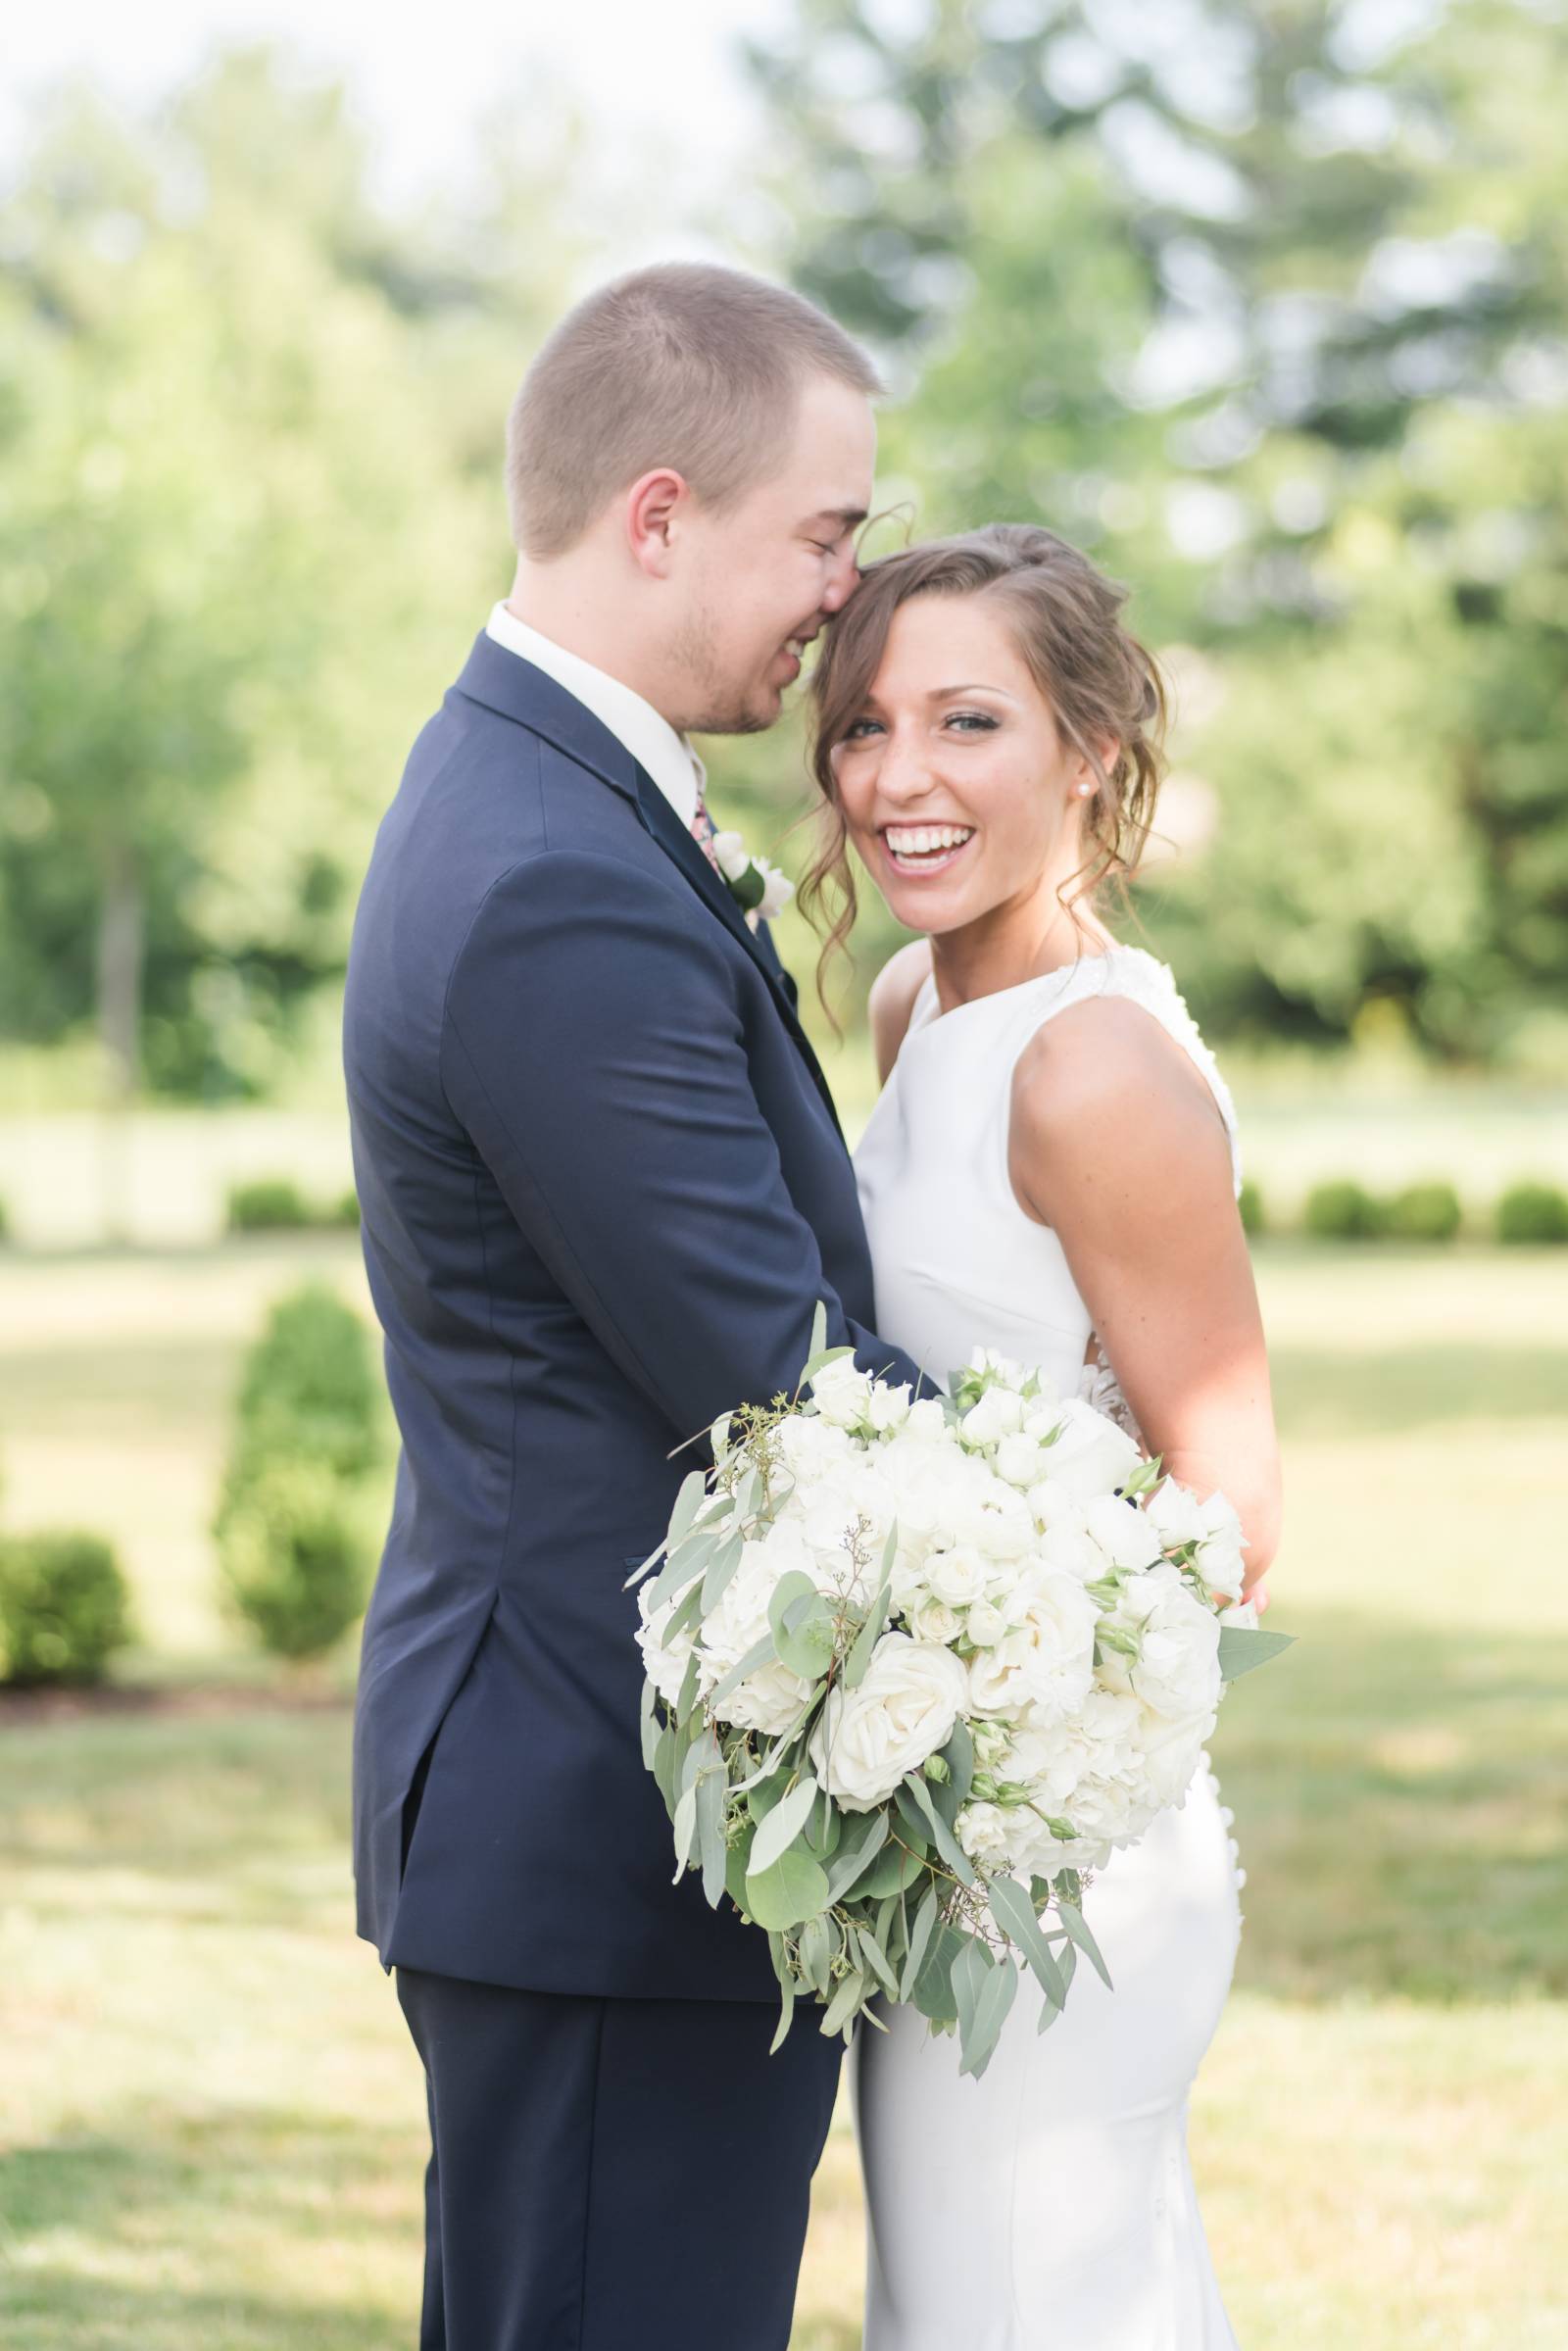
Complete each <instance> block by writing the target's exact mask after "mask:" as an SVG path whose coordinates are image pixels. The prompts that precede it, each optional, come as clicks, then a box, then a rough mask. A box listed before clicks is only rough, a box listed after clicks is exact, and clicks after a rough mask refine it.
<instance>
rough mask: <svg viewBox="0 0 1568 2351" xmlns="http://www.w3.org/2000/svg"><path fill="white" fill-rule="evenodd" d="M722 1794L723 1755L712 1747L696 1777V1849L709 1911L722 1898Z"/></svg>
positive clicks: (713, 1908)
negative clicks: (710, 1757)
mask: <svg viewBox="0 0 1568 2351" xmlns="http://www.w3.org/2000/svg"><path fill="white" fill-rule="evenodd" d="M726 1793H727V1783H726V1778H725V1772H724V1758H723V1757H722V1755H720V1754H719V1752H718V1749H717V1747H716V1746H715V1747H714V1749H713V1762H712V1764H711V1765H710V1766H705V1768H704V1769H703V1770H702V1771H701V1772H699V1774H698V1776H697V1849H698V1851H699V1853H700V1854H701V1856H702V1863H703V1896H704V1899H705V1900H706V1901H707V1903H708V1907H709V1908H710V1910H716V1909H717V1908H718V1905H719V1903H720V1902H721V1901H722V1900H723V1898H724V1865H725V1858H726V1855H725V1846H724V1799H725V1795H726Z"/></svg>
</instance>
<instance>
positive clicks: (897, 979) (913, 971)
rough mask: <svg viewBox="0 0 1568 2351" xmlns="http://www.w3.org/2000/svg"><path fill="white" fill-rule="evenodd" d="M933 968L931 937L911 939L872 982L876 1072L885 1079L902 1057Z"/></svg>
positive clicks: (868, 1007)
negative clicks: (916, 1005)
mask: <svg viewBox="0 0 1568 2351" xmlns="http://www.w3.org/2000/svg"><path fill="white" fill-rule="evenodd" d="M930 971H931V942H930V940H929V939H911V940H909V941H908V943H907V945H906V946H904V947H901V948H900V949H899V951H898V953H897V954H896V955H890V956H889V957H888V959H887V961H886V962H885V963H884V964H883V966H882V968H881V970H880V971H879V972H878V973H877V975H876V978H875V979H874V980H873V981H872V982H871V994H870V998H869V1000H868V1002H867V1004H866V1011H867V1013H868V1015H869V1018H870V1023H871V1043H872V1045H873V1046H874V1048H875V1050H876V1073H877V1076H878V1077H879V1078H881V1079H885V1078H886V1077H887V1074H888V1071H889V1070H890V1069H891V1068H892V1067H893V1064H894V1062H895V1061H896V1060H897V1059H898V1057H899V1047H900V1046H901V1045H902V1044H903V1043H904V1040H905V1036H906V1034H907V1030H908V1026H909V1015H910V1013H911V1012H912V1011H913V1010H914V1000H915V998H916V997H917V996H918V995H919V993H920V989H921V987H922V985H923V983H924V982H925V980H926V979H927V978H928V977H929V975H930Z"/></svg>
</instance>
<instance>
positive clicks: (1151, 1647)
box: [1100, 1566, 1220, 1717]
mask: <svg viewBox="0 0 1568 2351" xmlns="http://www.w3.org/2000/svg"><path fill="white" fill-rule="evenodd" d="M1105 1622H1106V1623H1107V1624H1109V1625H1113V1626H1114V1627H1115V1628H1116V1629H1117V1631H1118V1632H1124V1633H1131V1634H1133V1635H1134V1636H1135V1637H1136V1639H1137V1641H1138V1655H1137V1656H1136V1657H1128V1656H1125V1655H1123V1654H1121V1653H1120V1652H1119V1651H1117V1650H1114V1649H1106V1650H1104V1651H1103V1655H1102V1659H1101V1667H1100V1672H1101V1679H1102V1680H1103V1682H1105V1683H1107V1684H1109V1685H1110V1687H1111V1688H1113V1689H1120V1690H1131V1691H1132V1692H1133V1693H1134V1694H1135V1695H1136V1696H1137V1697H1139V1698H1141V1699H1142V1700H1143V1702H1144V1704H1145V1705H1146V1706H1152V1708H1153V1709H1154V1711H1155V1713H1156V1714H1168V1715H1172V1716H1177V1717H1180V1716H1184V1715H1192V1714H1201V1713H1207V1712H1211V1711H1212V1710H1213V1708H1214V1707H1215V1706H1217V1705H1218V1703H1219V1693H1220V1672H1219V1620H1218V1618H1217V1617H1216V1616H1215V1615H1214V1614H1213V1612H1212V1610H1211V1609H1208V1608H1205V1607H1204V1605H1203V1603H1202V1601H1201V1599H1199V1598H1198V1597H1197V1596H1196V1594H1195V1593H1193V1592H1189V1590H1188V1588H1187V1586H1186V1584H1185V1583H1184V1582H1183V1581H1182V1577H1181V1574H1180V1571H1179V1570H1178V1569H1176V1568H1174V1567H1169V1566H1163V1567H1155V1568H1151V1569H1150V1571H1149V1573H1148V1574H1147V1575H1142V1576H1135V1577H1134V1578H1133V1580H1132V1582H1131V1583H1130V1584H1127V1585H1125V1586H1124V1587H1123V1589H1122V1593H1121V1597H1120V1599H1119V1600H1118V1602H1117V1604H1116V1607H1115V1610H1114V1612H1113V1613H1112V1614H1111V1615H1109V1616H1107V1617H1106V1619H1105Z"/></svg>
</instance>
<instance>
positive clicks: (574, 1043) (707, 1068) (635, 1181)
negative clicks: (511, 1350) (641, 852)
mask: <svg viewBox="0 0 1568 2351" xmlns="http://www.w3.org/2000/svg"><path fill="white" fill-rule="evenodd" d="M706 928H707V926H706V925H701V924H692V923H684V922H681V921H680V920H679V919H678V917H677V914H676V911H675V909H674V907H673V906H672V905H671V903H670V902H669V900H668V899H667V898H666V897H665V896H664V894H663V893H662V892H661V891H660V890H658V889H651V888H650V887H649V882H648V877H647V875H646V874H643V873H641V872H639V871H638V870H637V869H636V868H634V867H632V866H630V865H623V864H621V863H619V862H617V861H616V860H614V859H613V858H609V857H592V856H588V855H585V854H581V853H578V852H565V851H562V852H553V853H548V854H546V855H545V856H543V857H536V858H532V859H529V860H528V861H527V862H525V863H523V864H520V865H518V866H515V867H514V868H513V870H512V871H511V872H509V873H508V874H506V875H505V876H503V878H502V879H501V881H499V882H498V883H497V884H496V885H495V887H494V888H493V889H492V891H491V893H490V895H489V897H488V898H487V899H486V901H485V903H484V906H482V907H481V908H480V911H479V913H478V915H477V916H476V918H475V920H474V923H473V925H472V927H471V928H470V930H469V933H468V936H467V939H466V942H465V944H464V947H463V950H462V953H461V955H460V956H459V958H458V962H457V966H456V968H455V970H454V973H453V976H452V982H451V986H450V989H449V992H448V998H447V1005H446V1020H445V1025H444V1031H443V1040H442V1077H443V1083H444V1085H445V1089H446V1093H447V1099H448V1101H449V1102H450V1103H451V1105H452V1108H453V1110H454V1111H455V1113H456V1114H457V1116H458V1117H459V1118H460V1119H461V1120H462V1121H463V1123H464V1125H465V1126H466V1129H467V1131H468V1133H469V1135H470V1136H471V1137H472V1139H473V1142H474V1144H475V1146H476V1148H477V1149H478V1151H479V1152H480V1154H481V1156H482V1157H483V1159H484V1160H485V1163H486V1165H487V1166H488V1167H489V1169H490V1171H491V1173H492V1174H493V1175H494V1177H495V1179H496V1181H497V1183H498V1184H499V1185H500V1187H501V1190H502V1193H503V1195H504V1197H505V1198H506V1200H507V1202H508V1205H509V1206H510V1207H511V1209H512V1211H513V1214H514V1215H515V1217H516V1219H517V1222H518V1224H519V1226H520V1227H521V1229H522V1231H523V1232H524V1233H525V1234H526V1236H527V1237H528V1239H529V1241H530V1242H531V1243H532V1244H533V1246H534V1247H535V1249H537V1250H538V1251H539V1254H540V1256H541V1258H542V1259H543V1261H544V1263H545V1264H546V1265H547V1267H548V1268H549V1270H550V1272H551V1274H552V1276H553V1277H554V1279H555V1280H556V1282H557V1283H558V1284H559V1285H560V1287H561V1289H562V1290H563V1292H564V1294H565V1296H566V1297H567V1298H569V1299H570V1300H571V1302H572V1304H573V1305H574V1306H575V1307H576V1309H577V1311H578V1312H579V1313H580V1314H581V1315H582V1317H583V1319H584V1320H585V1321H586V1322H587V1324H588V1325H589V1327H590V1329H591V1330H592V1331H593V1332H594V1334H595V1336H596V1337H597V1338H598V1339H599V1341H600V1343H601V1345H602V1346H603V1347H605V1348H606V1350H607V1352H608V1353H609V1354H610V1355H611V1357H612V1358H613V1361H614V1362H615V1363H616V1364H617V1365H618V1366H619V1368H620V1369H621V1371H622V1372H623V1373H624V1374H625V1376H626V1378H627V1379H628V1380H629V1381H631V1382H632V1384H633V1385H634V1386H635V1387H637V1388H638V1389H639V1390H640V1391H641V1392H642V1393H643V1394H644V1395H645V1396H647V1397H648V1398H649V1399H650V1400H651V1401H652V1402H653V1403H655V1404H656V1405H657V1406H658V1407H659V1408H660V1409H661V1410H662V1412H663V1413H664V1414H665V1415H666V1417H667V1418H668V1420H669V1422H670V1424H671V1427H672V1428H673V1429H674V1430H675V1431H676V1432H677V1433H678V1434H679V1436H680V1437H682V1438H686V1437H690V1436H693V1435H695V1434H696V1433H697V1432H698V1431H699V1430H705V1429H707V1428H708V1427H709V1426H711V1423H712V1422H713V1421H714V1420H715V1419H716V1418H717V1416H718V1415H719V1413H720V1412H723V1411H727V1410H731V1409H733V1408H734V1407H735V1406H736V1405H738V1404H741V1403H746V1402H765V1401H767V1400H768V1399H769V1398H770V1397H772V1396H775V1395H777V1394H778V1393H779V1391H780V1390H784V1391H789V1390H792V1389H793V1388H794V1385H795V1382H796V1380H797V1379H798V1378H799V1375H800V1370H801V1366H802V1364H803V1363H804V1362H805V1360H806V1357H807V1353H808V1350H809V1344H810V1333H811V1322H812V1317H813V1314H814V1311H815V1306H816V1301H817V1300H818V1299H819V1298H820V1299H821V1300H822V1301H823V1303H824V1304H825V1306H826V1308H827V1318H828V1340H829V1344H830V1345H832V1346H838V1347H842V1346H851V1347H854V1348H855V1350H856V1357H857V1360H858V1362H859V1364H860V1366H861V1368H862V1369H864V1370H867V1371H877V1372H886V1373H887V1374H888V1376H890V1377H891V1378H892V1379H894V1380H898V1381H909V1382H911V1383H914V1384H918V1383H919V1381H920V1377H921V1375H920V1373H919V1370H918V1367H917V1366H916V1365H915V1364H913V1363H912V1362H910V1360H909V1359H908V1357H907V1356H906V1355H904V1354H902V1353H901V1352H900V1351H899V1349H898V1348H896V1347H887V1346H884V1344H883V1343H882V1342H881V1341H880V1340H879V1339H877V1338H876V1336H875V1335H874V1334H873V1333H872V1332H870V1331H868V1330H866V1329H865V1328H864V1327H863V1325H860V1324H858V1323H855V1322H853V1321H851V1320H850V1319H849V1317H848V1316H847V1315H846V1314H845V1311H844V1308H843V1305H842V1302H841V1301H840V1299H839V1298H838V1297H837V1295H836V1294H835V1293H834V1292H833V1291H832V1290H831V1289H830V1288H829V1286H828V1283H827V1278H826V1276H825V1274H824V1272H823V1268H822V1260H821V1256H820V1253H819V1251H818V1249H817V1245H816V1241H815V1238H814V1236H813V1234H812V1232H811V1230H810V1227H809V1225H808V1224H807V1223H806V1221H805V1219H804V1218H803V1217H802V1216H801V1214H800V1213H799V1211H798V1210H797V1208H796V1207H795V1205H794V1202H793V1201H792V1200H791V1198H790V1195H789V1192H788V1190H787V1189H786V1186H785V1182H784V1176H783V1171H782V1168H781V1166H780V1162H779V1155H778V1149H777V1146H776V1144H775V1142H774V1139H773V1135H772V1131H771V1129H770V1128H769V1126H768V1124H767V1121H766V1119H765V1118H764V1117H763V1115H762V1113H761V1110H760V1107H759V1105H758V1102H757V1098H756V1095H755V1094H754V1092H753V1090H752V1083H751V1074H750V1069H749V1065H748V1061H747V1055H746V1050H745V1041H744V1037H743V1034H742V1027H741V1019H740V1012H739V1007H738V1005H737V1004H736V1001H735V995H734V989H733V983H732V978H731V975H730V973H729V971H728V969H727V967H726V963H725V959H724V956H723V955H722V953H721V949H720V942H719V939H718V937H717V936H716V935H715V936H714V937H712V938H711V939H710V938H708V937H707V936H705V931H706ZM927 1387H928V1389H929V1383H928V1384H927ZM918 1392H919V1391H918V1385H917V1393H918Z"/></svg>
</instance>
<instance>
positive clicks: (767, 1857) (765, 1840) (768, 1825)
mask: <svg viewBox="0 0 1568 2351" xmlns="http://www.w3.org/2000/svg"><path fill="white" fill-rule="evenodd" d="M815 1802H816V1782H815V1781H814V1780H813V1779H811V1778H809V1777H808V1778H806V1779H804V1780H800V1781H797V1783H796V1785H795V1786H794V1787H793V1788H790V1789H789V1791H788V1793H787V1794H785V1795H782V1796H780V1798H779V1800H778V1802H777V1803H776V1804H775V1805H774V1806H773V1809H772V1810H771V1812H769V1814H768V1815H767V1818H766V1819H765V1820H764V1821H763V1822H762V1823H761V1825H760V1828H759V1829H758V1832H757V1841H756V1843H755V1844H754V1845H753V1846H752V1874H753V1876H754V1877H755V1876H757V1875H759V1874H760V1872H761V1871H763V1870H766V1869H770V1868H771V1867H772V1865H773V1863H774V1862H775V1861H776V1860H777V1859H778V1857H779V1855H780V1854H781V1853H782V1852H783V1851H784V1850H785V1849H786V1847H787V1846H789V1845H792V1844H793V1843H794V1842H795V1839H796V1838H797V1837H799V1835H800V1834H801V1831H802V1830H803V1829H804V1828H805V1826H806V1824H807V1822H808V1821H809V1819H810V1817H811V1806H812V1805H813V1804H814V1803H815Z"/></svg>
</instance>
